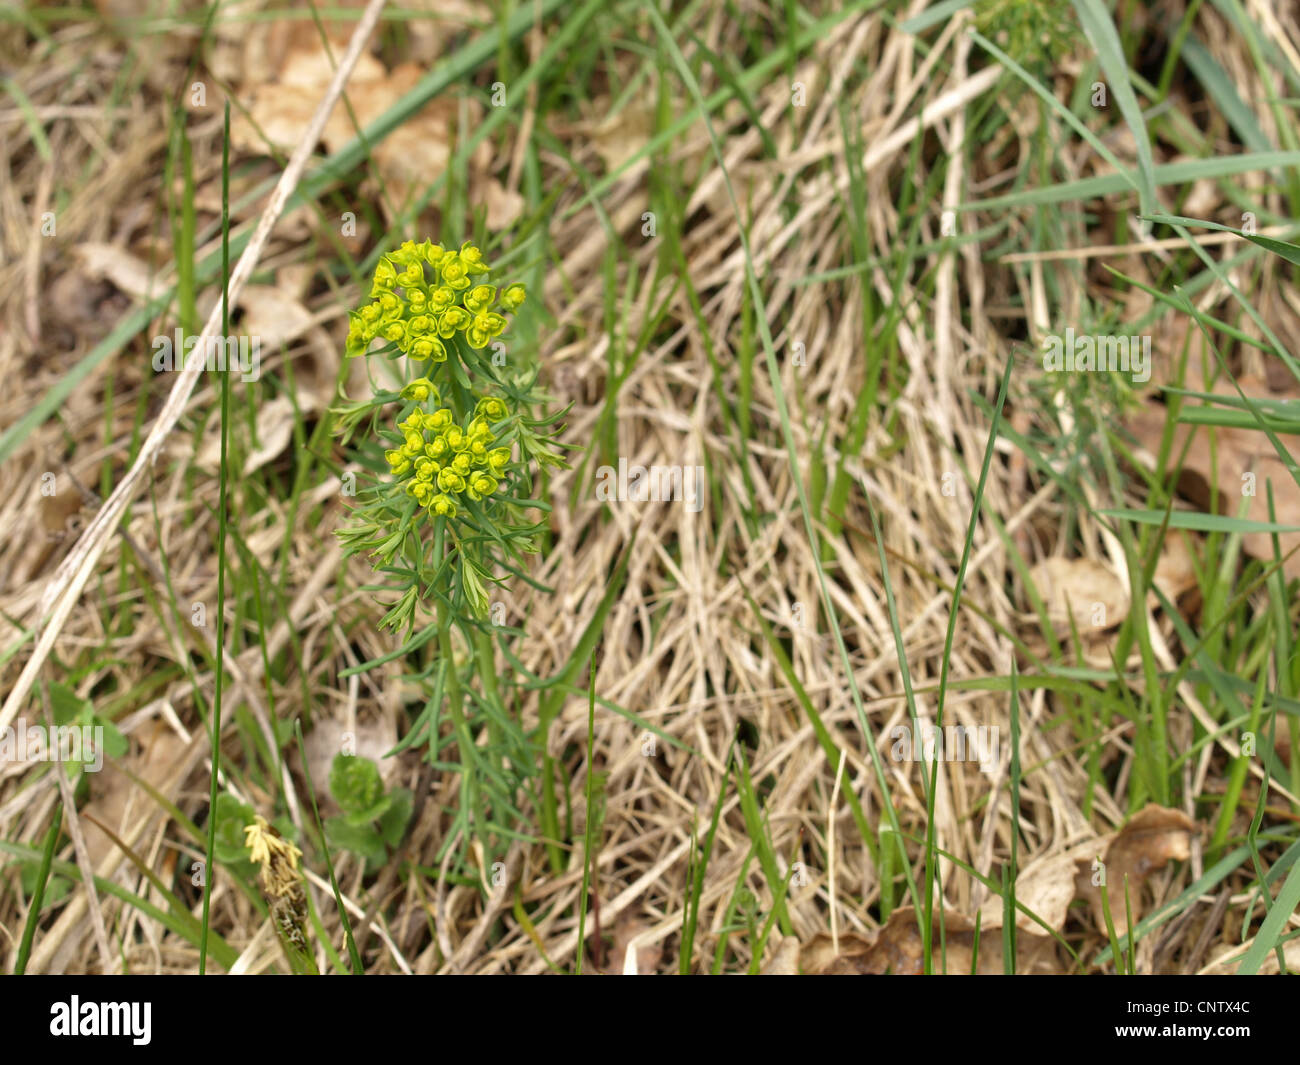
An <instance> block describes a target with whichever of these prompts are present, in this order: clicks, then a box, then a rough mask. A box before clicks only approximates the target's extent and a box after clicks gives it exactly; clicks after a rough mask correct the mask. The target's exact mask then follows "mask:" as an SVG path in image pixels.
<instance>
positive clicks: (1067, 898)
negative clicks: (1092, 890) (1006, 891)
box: [980, 839, 1098, 935]
mask: <svg viewBox="0 0 1300 1065" xmlns="http://www.w3.org/2000/svg"><path fill="white" fill-rule="evenodd" d="M1097 849H1098V843H1097V840H1096V839H1088V840H1085V841H1084V842H1082V843H1076V844H1075V845H1074V846H1072V847H1069V848H1067V849H1065V850H1062V851H1057V852H1056V853H1053V854H1044V855H1042V856H1041V857H1039V858H1036V859H1034V860H1033V861H1031V862H1030V863H1029V864H1028V865H1026V866H1025V867H1024V868H1023V869H1021V870H1020V873H1019V875H1018V876H1017V877H1016V901H1017V902H1018V903H1020V904H1021V905H1023V906H1024V907H1025V908H1026V909H1028V910H1030V911H1031V912H1033V913H1035V914H1037V915H1038V916H1039V917H1040V918H1042V920H1043V921H1044V922H1045V923H1046V924H1047V925H1048V926H1049V927H1050V928H1052V929H1053V930H1054V931H1057V932H1059V931H1061V929H1063V928H1064V927H1065V922H1066V918H1067V917H1068V916H1069V908H1070V903H1071V902H1073V901H1074V893H1075V880H1074V875H1075V870H1076V868H1077V864H1076V863H1078V862H1080V861H1085V860H1086V861H1091V860H1092V856H1093V854H1095V853H1096V851H1097ZM980 913H981V914H982V915H983V916H982V917H981V919H980V927H981V928H982V929H989V930H992V929H999V928H1001V927H1002V896H1001V895H991V896H990V897H989V898H988V899H986V900H985V902H984V905H983V906H981V907H980ZM1016 927H1017V928H1020V929H1023V930H1024V931H1026V932H1030V933H1034V934H1036V935H1045V934H1046V933H1045V932H1044V931H1043V926H1042V925H1040V924H1039V923H1038V922H1037V921H1035V920H1034V919H1033V918H1031V917H1030V916H1029V915H1028V914H1025V913H1021V912H1019V910H1017V914H1016Z"/></svg>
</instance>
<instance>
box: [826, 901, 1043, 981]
mask: <svg viewBox="0 0 1300 1065" xmlns="http://www.w3.org/2000/svg"><path fill="white" fill-rule="evenodd" d="M939 919H940V918H939V914H938V913H937V912H936V914H935V921H936V927H935V934H934V938H933V940H932V941H931V944H930V952H931V955H932V958H933V962H934V964H933V970H934V972H936V973H939V972H946V973H947V974H948V975H951V976H968V975H970V974H971V968H972V959H973V956H974V948H975V922H974V921H972V920H971V919H970V918H969V917H964V916H962V915H961V914H956V913H952V912H947V913H945V914H944V915H943V921H944V926H943V927H944V935H943V937H942V942H941V937H940V935H939V928H938V921H939ZM839 947H840V949H839V953H838V954H836V953H835V948H834V944H833V943H832V941H831V937H830V935H829V934H828V933H826V932H818V933H817V935H815V936H814V937H813V938H812V939H811V940H810V941H809V942H808V943H807V944H805V945H804V947H803V950H802V952H801V961H802V964H803V970H804V972H805V973H806V974H808V975H812V976H885V975H893V976H920V975H921V974H922V973H923V972H924V971H925V966H924V962H923V958H924V944H923V942H922V938H921V926H920V924H919V922H918V921H917V916H916V912H915V911H914V910H913V909H912V908H911V907H910V906H909V907H904V908H903V909H899V910H895V911H894V912H893V913H891V914H890V915H889V920H888V921H887V922H886V923H885V924H884V925H883V926H882V927H880V928H877V929H876V930H875V931H874V932H871V933H869V934H867V935H862V934H860V933H858V932H846V933H843V934H841V935H840V943H839ZM976 971H977V973H978V974H979V975H981V976H989V975H994V974H997V973H1001V972H1003V971H1004V967H1003V964H1002V936H1001V933H994V934H991V935H986V934H985V932H984V927H983V922H982V921H981V925H980V941H979V961H978V965H977V969H976ZM1016 971H1017V972H1018V973H1040V974H1046V973H1054V972H1060V967H1059V964H1058V963H1057V960H1056V952H1055V950H1054V949H1053V941H1052V940H1051V939H1050V938H1049V937H1047V936H1034V935H1024V934H1021V935H1018V936H1017V937H1016Z"/></svg>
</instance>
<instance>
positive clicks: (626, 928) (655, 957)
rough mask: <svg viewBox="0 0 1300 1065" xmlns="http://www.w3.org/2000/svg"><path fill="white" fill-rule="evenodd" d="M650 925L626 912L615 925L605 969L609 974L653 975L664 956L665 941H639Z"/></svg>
mask: <svg viewBox="0 0 1300 1065" xmlns="http://www.w3.org/2000/svg"><path fill="white" fill-rule="evenodd" d="M649 931H650V926H649V925H648V924H646V923H645V922H644V921H642V920H640V918H638V917H636V916H635V915H634V914H631V913H624V914H623V915H622V916H621V917H620V918H619V919H618V923H617V924H615V925H614V935H613V937H612V939H613V941H612V943H611V945H610V951H609V961H608V963H607V964H606V966H605V971H606V972H607V973H609V974H610V975H623V976H653V975H654V973H655V971H656V970H657V969H658V966H659V962H660V961H661V960H662V959H663V955H664V948H663V944H662V943H642V942H640V940H641V939H642V937H643V936H645V934H646V933H647V932H649Z"/></svg>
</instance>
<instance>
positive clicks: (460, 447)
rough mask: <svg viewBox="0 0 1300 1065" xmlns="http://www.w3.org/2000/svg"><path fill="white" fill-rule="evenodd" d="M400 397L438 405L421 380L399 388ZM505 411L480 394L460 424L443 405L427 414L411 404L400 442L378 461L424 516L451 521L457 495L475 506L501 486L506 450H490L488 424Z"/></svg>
mask: <svg viewBox="0 0 1300 1065" xmlns="http://www.w3.org/2000/svg"><path fill="white" fill-rule="evenodd" d="M402 397H403V398H404V399H414V400H416V402H417V403H421V404H423V403H425V402H428V403H429V404H430V405H431V406H433V407H435V408H439V404H440V403H441V397H440V396H439V395H438V390H437V388H435V387H434V385H433V384H432V383H431V382H430V381H429V380H427V379H426V378H423V377H421V378H418V379H417V380H415V381H412V382H411V383H410V384H408V385H407V386H406V387H405V388H404V389H402ZM509 413H510V412H509V408H507V407H506V404H505V402H504V401H502V400H500V399H498V398H496V397H495V396H484V397H483V398H482V399H480V400H479V401H478V404H477V405H476V406H475V408H474V414H473V416H472V417H471V418H470V419H469V420H468V421H467V422H466V423H465V424H464V425H463V426H460V425H457V424H455V419H454V418H453V416H452V413H451V411H450V410H448V409H447V408H446V407H441V408H439V409H435V410H432V411H428V410H423V409H421V407H418V406H417V407H416V409H415V410H414V411H412V412H411V414H410V416H409V417H407V419H406V420H405V421H403V422H400V423H399V424H398V429H399V430H400V431H401V433H402V436H403V438H404V443H403V444H402V446H401V447H397V448H393V449H392V450H391V451H386V452H385V453H384V457H385V458H386V459H388V465H389V467H390V469H391V470H392V472H393V476H394V477H396V478H397V479H398V480H399V481H402V482H404V487H405V489H406V494H407V495H409V496H411V497H412V498H413V499H415V500H416V502H418V503H419V504H420V506H422V507H425V508H427V509H428V511H429V513H430V514H434V515H443V516H445V517H448V518H454V517H455V516H456V511H457V506H458V503H459V500H460V497H461V496H462V495H465V496H468V497H469V498H470V499H472V500H473V501H474V502H476V503H477V502H478V501H479V500H481V499H486V498H487V497H488V496H490V495H491V494H492V493H493V492H495V491H496V490H497V489H498V488H500V487H501V478H502V476H503V475H504V473H505V469H506V466H507V465H509V463H510V449H509V448H508V447H495V448H494V447H492V444H493V443H494V442H495V441H496V436H495V434H494V433H493V432H492V426H493V425H495V424H497V423H499V422H501V421H502V420H504V419H505V417H506V416H507V415H508V414H509Z"/></svg>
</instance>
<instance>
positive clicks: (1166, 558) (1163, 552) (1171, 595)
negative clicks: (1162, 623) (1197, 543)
mask: <svg viewBox="0 0 1300 1065" xmlns="http://www.w3.org/2000/svg"><path fill="white" fill-rule="evenodd" d="M1191 537H1192V534H1191V533H1190V532H1186V531H1182V530H1178V531H1175V530H1173V529H1171V530H1169V534H1168V535H1167V536H1166V537H1165V539H1164V542H1163V543H1162V544H1161V545H1160V557H1159V558H1158V559H1157V560H1156V571H1155V574H1154V575H1153V577H1152V580H1153V581H1154V583H1155V585H1156V587H1157V588H1159V589H1160V591H1161V592H1163V593H1164V596H1165V598H1166V599H1168V600H1169V601H1170V602H1171V603H1176V602H1177V601H1178V597H1179V596H1180V595H1182V594H1183V593H1184V592H1190V591H1191V590H1192V589H1193V588H1195V587H1196V568H1195V564H1194V560H1193V556H1192V549H1191V547H1190V546H1188V545H1189V541H1190V540H1191ZM1151 599H1152V602H1153V605H1154V603H1155V602H1157V600H1156V599H1155V596H1152V597H1151Z"/></svg>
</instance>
